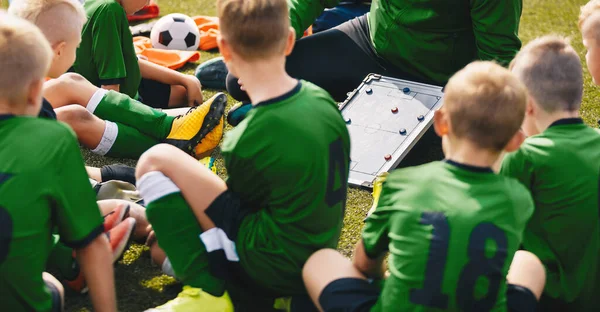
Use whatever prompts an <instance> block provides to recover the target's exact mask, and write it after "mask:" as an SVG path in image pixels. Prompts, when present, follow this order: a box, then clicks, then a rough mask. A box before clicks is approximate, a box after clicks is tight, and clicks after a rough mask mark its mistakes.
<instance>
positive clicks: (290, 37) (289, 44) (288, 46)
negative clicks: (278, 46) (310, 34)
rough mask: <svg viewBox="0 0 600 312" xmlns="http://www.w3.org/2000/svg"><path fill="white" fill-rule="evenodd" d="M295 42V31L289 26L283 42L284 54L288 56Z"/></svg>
mask: <svg viewBox="0 0 600 312" xmlns="http://www.w3.org/2000/svg"><path fill="white" fill-rule="evenodd" d="M295 44H296V31H295V30H294V28H293V27H290V29H289V33H288V37H287V40H286V42H285V56H288V55H290V54H291V53H292V51H293V50H294V45H295Z"/></svg>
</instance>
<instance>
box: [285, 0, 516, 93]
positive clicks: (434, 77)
mask: <svg viewBox="0 0 600 312" xmlns="http://www.w3.org/2000/svg"><path fill="white" fill-rule="evenodd" d="M339 2H340V0H288V5H289V6H290V20H291V22H292V26H293V27H294V29H295V30H296V36H297V37H298V38H300V37H301V36H302V33H303V32H304V30H305V29H306V28H308V26H310V25H311V24H312V23H313V22H314V21H315V19H316V18H317V16H319V15H320V14H321V12H323V9H324V8H325V7H333V6H335V5H337V4H338V3H339ZM522 8H523V2H522V0H502V1H498V0H470V1H467V0H437V1H434V0H419V1H416V0H373V1H372V2H371V12H370V13H369V15H368V21H369V31H370V36H371V42H372V44H373V47H374V48H375V51H377V54H378V55H379V56H381V57H382V58H383V59H385V60H386V61H388V62H390V63H391V64H393V65H394V66H395V67H397V68H398V69H399V70H400V71H401V72H403V73H407V74H410V75H411V76H414V77H418V78H421V79H424V80H427V81H429V82H431V83H436V84H440V85H442V84H445V83H446V82H447V81H448V79H449V78H450V76H452V75H453V74H454V73H455V72H457V71H458V70H460V69H461V68H463V67H464V66H465V65H467V64H468V63H470V62H471V61H473V60H495V61H497V62H500V63H502V64H508V63H509V62H510V61H511V60H512V59H513V57H514V56H515V54H516V53H517V52H518V51H519V49H520V48H521V41H520V40H519V37H518V36H517V34H518V31H519V20H520V18H521V10H522ZM338 53H339V52H338ZM349 65H350V64H349Z"/></svg>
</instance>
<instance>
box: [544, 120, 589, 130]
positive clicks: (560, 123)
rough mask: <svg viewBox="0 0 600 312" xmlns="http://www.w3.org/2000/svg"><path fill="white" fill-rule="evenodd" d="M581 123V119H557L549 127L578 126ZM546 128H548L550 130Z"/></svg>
mask: <svg viewBox="0 0 600 312" xmlns="http://www.w3.org/2000/svg"><path fill="white" fill-rule="evenodd" d="M582 123H583V119H581V118H563V119H559V120H557V121H555V122H553V123H552V124H551V125H550V127H554V126H563V125H578V124H582ZM550 127H548V128H550Z"/></svg>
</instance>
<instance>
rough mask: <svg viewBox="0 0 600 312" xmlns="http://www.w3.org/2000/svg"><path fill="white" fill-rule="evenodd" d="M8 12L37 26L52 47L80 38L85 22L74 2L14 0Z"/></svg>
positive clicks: (83, 14)
mask: <svg viewBox="0 0 600 312" xmlns="http://www.w3.org/2000/svg"><path fill="white" fill-rule="evenodd" d="M8 12H9V13H10V14H12V15H15V16H18V17H21V18H24V19H26V20H28V21H30V22H32V23H34V24H35V25H36V26H38V27H39V28H40V30H41V31H42V33H43V34H44V36H46V39H47V40H48V41H49V42H50V45H52V46H54V45H55V44H58V43H61V42H67V41H69V40H73V38H77V37H81V30H82V29H83V25H84V24H85V22H86V21H87V15H86V14H85V11H84V9H83V6H82V5H81V3H80V2H79V1H76V0H14V1H13V2H12V3H11V4H10V7H9V9H8Z"/></svg>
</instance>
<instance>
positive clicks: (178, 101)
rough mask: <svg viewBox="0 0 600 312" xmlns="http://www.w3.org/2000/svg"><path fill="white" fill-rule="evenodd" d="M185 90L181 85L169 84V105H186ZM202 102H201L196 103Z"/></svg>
mask: <svg viewBox="0 0 600 312" xmlns="http://www.w3.org/2000/svg"><path fill="white" fill-rule="evenodd" d="M187 103H188V100H187V90H186V89H185V88H184V87H183V86H179V85H173V86H171V96H170V97H169V107H181V106H187ZM198 104H202V103H198Z"/></svg>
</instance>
